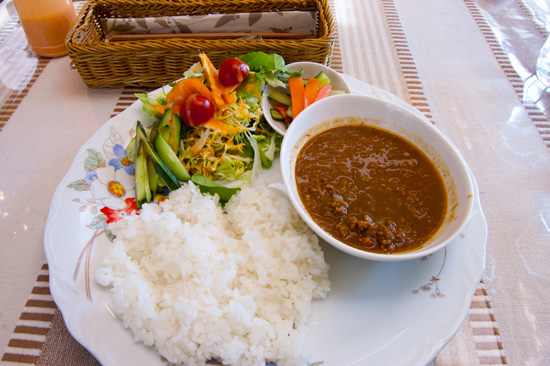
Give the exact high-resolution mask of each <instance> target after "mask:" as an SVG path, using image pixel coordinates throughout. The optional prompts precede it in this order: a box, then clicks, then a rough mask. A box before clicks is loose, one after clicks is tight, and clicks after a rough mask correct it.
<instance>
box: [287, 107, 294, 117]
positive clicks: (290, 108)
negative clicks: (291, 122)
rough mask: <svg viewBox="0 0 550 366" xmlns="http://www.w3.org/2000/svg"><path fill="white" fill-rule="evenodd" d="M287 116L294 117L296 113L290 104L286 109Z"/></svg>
mask: <svg viewBox="0 0 550 366" xmlns="http://www.w3.org/2000/svg"><path fill="white" fill-rule="evenodd" d="M285 116H287V117H289V118H294V115H293V114H292V106H289V107H288V108H287V109H286V113H285Z"/></svg>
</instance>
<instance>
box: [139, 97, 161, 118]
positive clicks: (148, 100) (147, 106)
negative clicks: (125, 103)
mask: <svg viewBox="0 0 550 366" xmlns="http://www.w3.org/2000/svg"><path fill="white" fill-rule="evenodd" d="M134 95H135V96H136V97H137V98H138V99H139V100H140V101H141V103H142V104H143V106H142V107H143V110H144V111H145V112H147V114H148V115H150V116H152V117H162V115H161V114H160V113H159V112H157V111H156V110H155V109H154V108H153V107H152V106H151V104H154V105H166V98H164V97H160V98H155V97H152V96H150V95H148V94H143V93H136V94H134Z"/></svg>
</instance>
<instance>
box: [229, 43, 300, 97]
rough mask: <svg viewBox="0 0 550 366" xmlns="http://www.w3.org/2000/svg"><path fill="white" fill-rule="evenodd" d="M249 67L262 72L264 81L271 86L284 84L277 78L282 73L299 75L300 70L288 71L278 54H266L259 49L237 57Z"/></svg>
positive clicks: (291, 75)
mask: <svg viewBox="0 0 550 366" xmlns="http://www.w3.org/2000/svg"><path fill="white" fill-rule="evenodd" d="M238 58H239V60H241V61H243V62H244V63H246V64H247V65H248V67H250V70H251V71H253V72H256V73H260V74H263V76H264V79H265V81H266V82H267V83H268V84H269V85H271V86H273V87H274V88H276V87H278V86H284V83H283V82H282V81H281V80H280V79H279V77H280V76H282V75H289V77H295V76H300V75H301V74H302V71H299V72H290V71H289V70H288V69H287V68H286V65H285V60H284V59H283V57H282V56H281V55H279V54H276V53H272V54H269V55H268V54H267V53H264V52H261V51H257V52H251V53H247V54H246V55H242V56H239V57H238Z"/></svg>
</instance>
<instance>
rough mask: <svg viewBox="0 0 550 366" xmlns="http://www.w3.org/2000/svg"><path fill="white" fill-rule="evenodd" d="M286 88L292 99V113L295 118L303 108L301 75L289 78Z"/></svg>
mask: <svg viewBox="0 0 550 366" xmlns="http://www.w3.org/2000/svg"><path fill="white" fill-rule="evenodd" d="M288 89H289V90H290V99H291V101H292V115H293V117H294V118H296V117H298V114H300V112H301V111H302V110H303V109H304V81H303V80H302V78H301V77H296V78H289V79H288Z"/></svg>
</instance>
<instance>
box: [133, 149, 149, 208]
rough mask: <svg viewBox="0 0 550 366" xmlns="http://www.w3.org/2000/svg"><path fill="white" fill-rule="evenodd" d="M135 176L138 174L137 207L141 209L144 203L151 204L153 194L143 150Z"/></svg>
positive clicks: (137, 160)
mask: <svg viewBox="0 0 550 366" xmlns="http://www.w3.org/2000/svg"><path fill="white" fill-rule="evenodd" d="M134 165H135V174H136V176H135V177H136V178H135V179H136V180H135V183H136V207H137V208H138V209H139V208H140V207H141V205H142V204H143V203H144V202H147V203H149V202H151V198H152V193H151V189H150V187H149V177H148V174H147V160H146V158H145V152H144V151H143V149H141V150H140V151H139V153H138V154H137V156H136V161H135V163H134Z"/></svg>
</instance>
